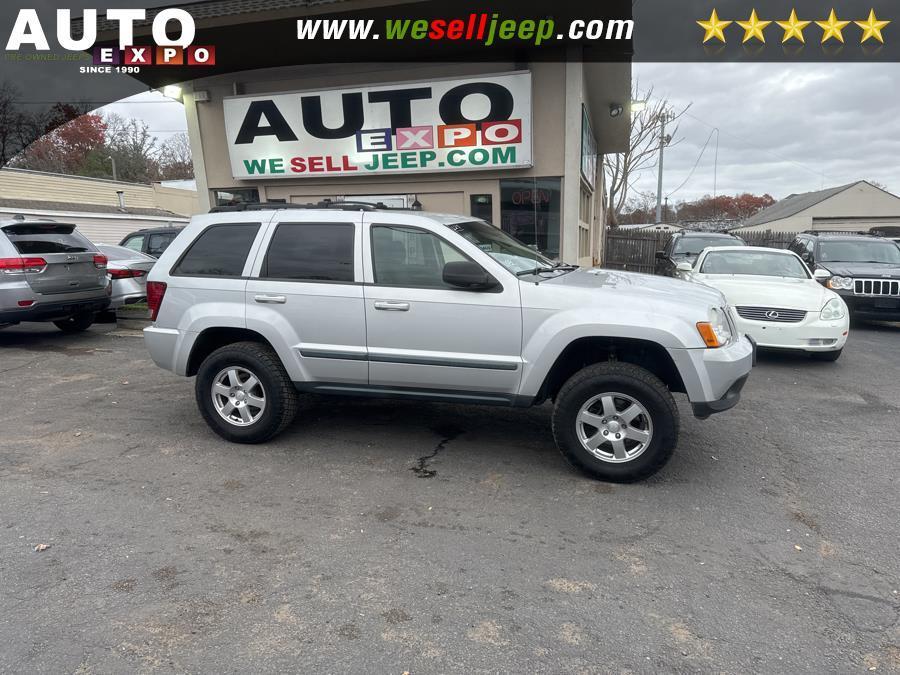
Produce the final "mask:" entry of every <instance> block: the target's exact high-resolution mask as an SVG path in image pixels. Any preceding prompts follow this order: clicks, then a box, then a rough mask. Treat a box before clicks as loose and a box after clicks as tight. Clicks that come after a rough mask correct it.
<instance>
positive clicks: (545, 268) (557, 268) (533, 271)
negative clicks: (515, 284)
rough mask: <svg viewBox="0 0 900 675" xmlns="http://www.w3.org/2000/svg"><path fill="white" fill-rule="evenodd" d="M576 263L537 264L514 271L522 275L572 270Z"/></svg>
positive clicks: (574, 268)
mask: <svg viewBox="0 0 900 675" xmlns="http://www.w3.org/2000/svg"><path fill="white" fill-rule="evenodd" d="M577 269H578V265H566V264H565V263H557V264H556V265H553V266H552V267H548V266H546V265H539V266H538V267H535V268H534V269H530V270H522V271H521V272H516V276H517V277H524V276H527V275H529V274H543V273H544V272H571V271H572V270H577Z"/></svg>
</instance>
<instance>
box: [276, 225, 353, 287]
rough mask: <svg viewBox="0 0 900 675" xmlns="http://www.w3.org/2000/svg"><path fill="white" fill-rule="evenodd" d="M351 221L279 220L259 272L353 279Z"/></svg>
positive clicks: (278, 276)
mask: <svg viewBox="0 0 900 675" xmlns="http://www.w3.org/2000/svg"><path fill="white" fill-rule="evenodd" d="M354 232H355V228H354V225H353V224H352V223H327V224H325V223H323V224H317V223H280V224H279V225H278V227H277V228H276V229H275V234H273V235H272V242H271V243H270V244H269V252H268V253H267V254H266V259H265V262H263V267H262V270H261V272H260V276H262V277H267V278H270V279H297V280H308V281H335V282H345V283H352V282H353V237H354Z"/></svg>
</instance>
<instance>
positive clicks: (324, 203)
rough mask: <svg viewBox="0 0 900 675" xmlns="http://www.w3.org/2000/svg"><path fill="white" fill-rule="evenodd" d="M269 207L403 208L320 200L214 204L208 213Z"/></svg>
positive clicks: (282, 208)
mask: <svg viewBox="0 0 900 675" xmlns="http://www.w3.org/2000/svg"><path fill="white" fill-rule="evenodd" d="M269 209H273V210H286V209H337V210H338V211H378V210H395V211H396V210H403V209H392V207H390V206H387V205H386V204H383V203H382V202H377V203H375V204H372V203H371V202H353V201H343V202H333V201H321V202H316V203H312V202H309V203H307V204H288V203H286V202H245V203H243V204H234V205H232V206H214V207H212V208H211V209H210V210H209V212H210V213H230V212H239V211H268V210H269Z"/></svg>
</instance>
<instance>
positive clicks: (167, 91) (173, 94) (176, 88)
mask: <svg viewBox="0 0 900 675" xmlns="http://www.w3.org/2000/svg"><path fill="white" fill-rule="evenodd" d="M162 95H163V96H165V97H167V98H174V99H175V100H176V101H180V100H181V85H178V84H167V85H166V86H165V87H163V88H162Z"/></svg>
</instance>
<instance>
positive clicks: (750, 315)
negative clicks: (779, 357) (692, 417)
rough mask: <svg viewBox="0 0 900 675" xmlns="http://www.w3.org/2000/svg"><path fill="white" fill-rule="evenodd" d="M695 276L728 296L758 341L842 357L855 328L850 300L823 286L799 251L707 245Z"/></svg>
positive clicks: (691, 270) (741, 325)
mask: <svg viewBox="0 0 900 675" xmlns="http://www.w3.org/2000/svg"><path fill="white" fill-rule="evenodd" d="M680 267H681V270H682V271H683V272H685V273H686V274H687V275H688V278H689V279H690V280H691V281H698V282H700V283H703V284H706V285H708V286H712V287H713V288H716V289H718V290H720V291H722V294H723V295H724V296H725V299H726V300H728V305H729V307H730V308H731V311H732V313H733V318H734V322H735V324H736V325H737V328H738V330H739V331H741V332H742V333H745V334H746V335H749V336H750V337H751V338H752V339H753V340H754V341H755V342H756V344H757V345H758V346H759V347H768V348H771V349H790V350H802V351H804V352H807V353H809V354H811V355H812V357H813V358H816V359H819V360H821V361H837V360H838V358H839V357H840V355H841V351H842V350H843V348H844V344H845V343H846V342H847V334H848V332H849V330H850V319H849V313H848V312H847V306H846V305H845V304H844V301H843V300H841V298H840V296H839V295H838V294H837V293H835V292H834V291H830V290H828V289H827V288H824V287H823V286H822V285H821V284H820V283H819V282H818V281H817V280H816V279H814V278H813V275H812V274H811V273H810V271H809V269H808V268H807V267H806V265H805V264H804V263H803V261H802V260H801V259H800V256H798V255H797V254H796V253H793V252H791V251H785V250H782V249H778V248H762V247H759V248H757V247H750V246H728V247H721V248H719V247H717V248H707V249H705V250H704V251H703V253H701V254H700V257H699V258H697V262H696V263H695V264H694V265H693V267H691V265H690V263H688V262H684V263H681V265H680Z"/></svg>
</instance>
